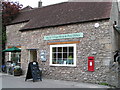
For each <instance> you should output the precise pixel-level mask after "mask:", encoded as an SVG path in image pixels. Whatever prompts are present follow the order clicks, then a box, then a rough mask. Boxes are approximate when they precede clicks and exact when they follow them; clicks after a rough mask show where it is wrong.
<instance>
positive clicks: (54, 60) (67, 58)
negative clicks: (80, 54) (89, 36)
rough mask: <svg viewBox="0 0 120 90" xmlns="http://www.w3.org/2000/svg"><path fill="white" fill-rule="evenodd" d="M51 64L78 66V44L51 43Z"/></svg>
mask: <svg viewBox="0 0 120 90" xmlns="http://www.w3.org/2000/svg"><path fill="white" fill-rule="evenodd" d="M50 65H53V66H76V44H64V45H50Z"/></svg>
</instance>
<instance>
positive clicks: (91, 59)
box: [88, 56, 94, 71]
mask: <svg viewBox="0 0 120 90" xmlns="http://www.w3.org/2000/svg"><path fill="white" fill-rule="evenodd" d="M88 71H94V57H93V56H90V57H88Z"/></svg>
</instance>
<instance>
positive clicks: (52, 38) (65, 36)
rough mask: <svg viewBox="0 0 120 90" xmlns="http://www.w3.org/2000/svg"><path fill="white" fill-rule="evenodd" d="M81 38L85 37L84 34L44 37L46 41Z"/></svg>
mask: <svg viewBox="0 0 120 90" xmlns="http://www.w3.org/2000/svg"><path fill="white" fill-rule="evenodd" d="M80 37H83V33H72V34H60V35H50V36H44V40H54V39H67V38H80Z"/></svg>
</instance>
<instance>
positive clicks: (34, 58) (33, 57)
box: [29, 49, 37, 62]
mask: <svg viewBox="0 0 120 90" xmlns="http://www.w3.org/2000/svg"><path fill="white" fill-rule="evenodd" d="M33 61H37V50H36V49H30V50H29V62H33Z"/></svg>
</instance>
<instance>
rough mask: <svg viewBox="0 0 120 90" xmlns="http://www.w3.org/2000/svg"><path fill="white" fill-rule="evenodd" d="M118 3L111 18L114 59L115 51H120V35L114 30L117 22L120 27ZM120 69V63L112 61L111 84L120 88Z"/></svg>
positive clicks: (115, 4)
mask: <svg viewBox="0 0 120 90" xmlns="http://www.w3.org/2000/svg"><path fill="white" fill-rule="evenodd" d="M118 8H119V7H118V3H117V2H113V6H112V9H111V17H110V30H111V42H112V49H111V52H112V53H111V56H112V58H114V54H115V51H116V50H118V49H120V33H119V32H118V31H117V30H115V29H114V28H113V25H114V22H115V21H116V24H117V26H120V22H119V21H120V19H119V16H120V15H119V11H118V10H119V9H118ZM119 67H120V64H118V62H114V59H111V61H110V67H109V68H110V74H109V77H108V80H109V82H108V83H109V84H111V85H114V86H117V87H120V77H119V76H120V74H119Z"/></svg>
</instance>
